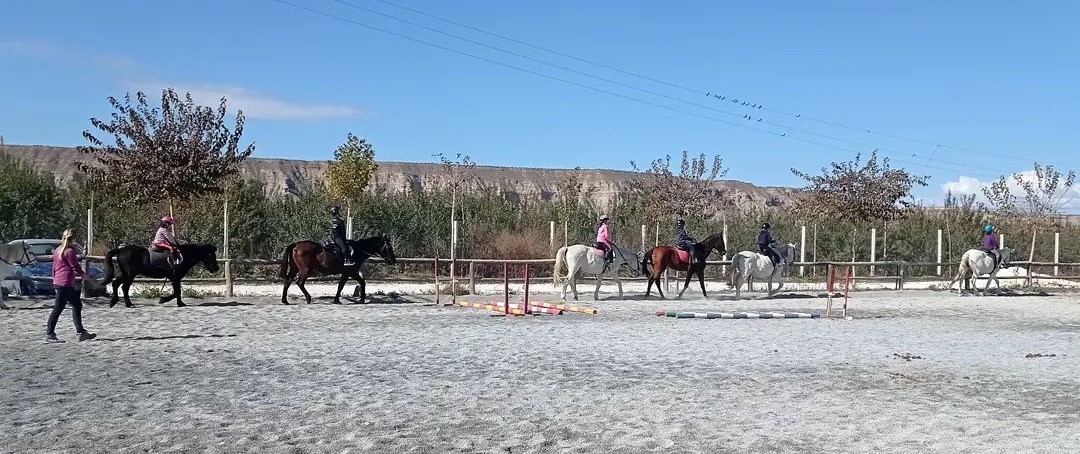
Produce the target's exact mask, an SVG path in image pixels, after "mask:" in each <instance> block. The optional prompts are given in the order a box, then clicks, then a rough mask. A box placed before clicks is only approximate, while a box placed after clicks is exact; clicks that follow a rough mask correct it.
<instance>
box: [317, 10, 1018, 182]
mask: <svg viewBox="0 0 1080 454" xmlns="http://www.w3.org/2000/svg"><path fill="white" fill-rule="evenodd" d="M331 1H333V2H335V3H338V4H341V5H345V6H349V7H351V8H355V9H358V10H361V11H366V12H369V13H372V14H376V15H379V16H382V17H385V18H388V19H392V20H395V21H398V22H401V23H404V24H407V25H411V26H414V27H417V28H421V29H424V30H427V31H430V32H434V33H438V34H440V35H444V36H449V37H451V38H455V39H458V40H461V41H465V42H467V43H470V44H474V45H477V46H481V47H484V48H487V49H491V50H494V51H498V52H502V53H505V54H508V55H513V56H515V57H519V58H523V59H526V60H529V61H533V62H536V63H540V64H543V65H548V66H551V67H554V68H558V69H561V70H563V71H568V72H571V73H574V74H578V75H582V76H585V77H590V78H593V79H597V80H600V81H603V82H607V83H610V84H613V85H617V86H620V87H623V88H629V89H631V90H635V91H639V92H642V93H646V94H650V95H653V96H657V97H660V98H664V99H668V100H672V101H676V102H679V103H683V104H686V105H690V106H694V107H699V108H702V109H706V110H711V111H713V112H718V113H722V114H725V115H728V116H732V117H738V118H740V119H742V120H746V121H750V122H755V121H756V122H760V123H764V124H767V125H770V126H775V127H777V128H782V129H787V130H791V131H794V132H799V133H802V134H806V135H810V136H815V137H820V138H823V139H828V140H835V141H837V142H844V143H848V144H851V145H856V146H860V147H867V148H876V149H878V150H881V151H883V152H894V153H897V154H905V155H910V156H911V157H913V158H915V157H919V156H917V154H916V153H911V152H907V151H903V150H897V149H892V148H887V147H882V146H878V145H874V144H869V143H865V142H858V141H854V140H850V139H845V138H841V137H836V136H832V135H828V134H821V133H818V132H814V131H809V130H806V129H802V128H797V127H793V126H787V125H784V124H780V123H776V122H772V121H768V120H766V119H764V118H761V117H755V116H753V115H748V114H741V113H738V112H732V111H729V110H724V109H718V108H716V107H713V106H709V105H705V104H701V103H698V102H693V101H687V100H685V99H682V98H678V97H675V96H671V95H667V94H664V93H659V92H656V91H653V90H648V89H645V88H641V87H638V86H634V85H630V84H626V83H623V82H619V81H617V80H613V79H609V78H606V77H602V76H598V75H596V74H593V73H589V72H586V71H581V70H578V69H574V68H570V67H567V66H564V65H560V64H558V63H552V62H549V61H546V60H541V59H538V58H534V57H532V56H529V55H524V54H521V53H519V52H514V51H511V50H507V49H503V48H500V47H497V46H492V45H490V44H487V43H484V42H480V41H477V40H474V39H471V38H467V37H464V36H460V35H456V34H453V33H450V32H446V31H443V30H439V29H437V28H433V27H429V26H427V25H424V24H419V23H416V22H413V21H410V20H408V19H404V18H402V17H400V16H395V15H393V14H388V13H384V12H382V11H379V10H376V9H372V8H368V7H366V6H361V5H358V4H355V3H352V2H348V1H345V0H331ZM378 1H382V0H378ZM384 3H387V4H390V2H384ZM410 10H411V9H410ZM715 96H716V97H717V98H722V97H721V96H720V95H715ZM734 102H736V103H739V102H740V101H739V100H738V99H735V100H734ZM742 105H752V106H753V107H754V108H759V107H758V105H757V104H751V103H747V102H742ZM930 159H931V160H932V159H933V157H932V156H931V158H930ZM939 161H940V162H942V163H945V164H952V165H957V166H961V167H969V168H972V169H977V170H986V171H990V172H997V171H998V170H997V169H991V168H988V167H983V166H978V165H972V164H968V163H964V162H956V161H950V160H947V159H939ZM927 163H929V160H928V161H927Z"/></svg>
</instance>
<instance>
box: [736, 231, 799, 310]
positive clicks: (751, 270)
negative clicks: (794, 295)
mask: <svg viewBox="0 0 1080 454" xmlns="http://www.w3.org/2000/svg"><path fill="white" fill-rule="evenodd" d="M774 249H775V250H776V253H777V254H779V255H780V263H778V264H776V266H773V264H772V260H771V259H769V256H767V255H765V254H762V253H760V252H753V251H742V252H740V253H738V254H735V257H732V259H731V262H732V265H734V266H733V267H732V268H734V271H733V273H734V280H735V299H739V296H740V295H741V292H740V287H742V285H743V283H744V282H746V278H747V277H753V278H754V279H755V280H757V279H767V280H768V282H769V285H768V287H767V289H768V291H769V296H773V295H775V294H776V293H777V292H779V291H780V289H781V288H783V287H784V279H783V275H784V268H785V267H787V266H789V265H791V264H792V263H795V245H794V244H791V243H787V244H780V245H777V246H776V248H774ZM773 280H776V281H777V282H778V283H779V284H780V285H778V286H777V287H776V290H773V288H772V284H773Z"/></svg>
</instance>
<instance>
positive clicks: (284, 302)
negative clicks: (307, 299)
mask: <svg viewBox="0 0 1080 454" xmlns="http://www.w3.org/2000/svg"><path fill="white" fill-rule="evenodd" d="M281 304H284V305H286V306H292V303H290V302H288V301H282V302H281Z"/></svg>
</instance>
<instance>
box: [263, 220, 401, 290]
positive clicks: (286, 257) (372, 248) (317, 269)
mask: <svg viewBox="0 0 1080 454" xmlns="http://www.w3.org/2000/svg"><path fill="white" fill-rule="evenodd" d="M346 244H348V245H349V247H351V248H353V250H354V251H356V256H357V257H356V263H355V264H353V265H350V266H344V262H343V261H342V260H341V254H340V252H337V248H334V247H332V246H329V245H326V246H324V245H321V244H319V243H316V242H314V241H297V242H295V243H293V244H290V245H288V246H285V250H284V251H283V252H282V254H281V255H282V257H281V269H280V271H278V277H279V278H281V279H284V280H285V284H284V285H285V286H284V288H282V289H281V304H289V298H288V297H289V286H290V285H292V282H293V280H295V281H296V286H297V287H300V291H301V292H304V298H305V299H306V300H307V303H308V304H311V294H309V293H308V291H307V288H305V287H304V283H305V282H307V280H308V278H311V277H314V276H332V275H335V274H340V275H341V279H339V280H338V288H337V293H335V294H334V304H341V289H342V288H344V287H345V283H346V282H349V279H355V280H356V282H357V283H359V284H360V302H361V303H363V302H364V300H365V299H367V284H366V283H365V282H364V277H363V276H361V275H360V266H361V265H363V264H364V262H365V261H366V260H367V259H368V258H369V257H371V256H373V255H377V256H379V257H382V258H383V260H386V264H387V265H393V264H394V263H395V262H396V261H397V257H395V256H394V245H393V243H392V242H391V241H390V237H389V236H388V235H385V234H383V235H380V236H373V237H370V238H364V239H362V240H348V241H346Z"/></svg>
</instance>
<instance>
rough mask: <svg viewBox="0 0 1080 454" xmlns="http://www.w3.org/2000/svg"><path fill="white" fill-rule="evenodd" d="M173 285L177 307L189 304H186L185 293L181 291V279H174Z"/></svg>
mask: <svg viewBox="0 0 1080 454" xmlns="http://www.w3.org/2000/svg"><path fill="white" fill-rule="evenodd" d="M172 286H173V295H176V307H184V306H187V304H184V299H183V295H182V294H181V292H180V279H177V280H175V281H173V283H172Z"/></svg>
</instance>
